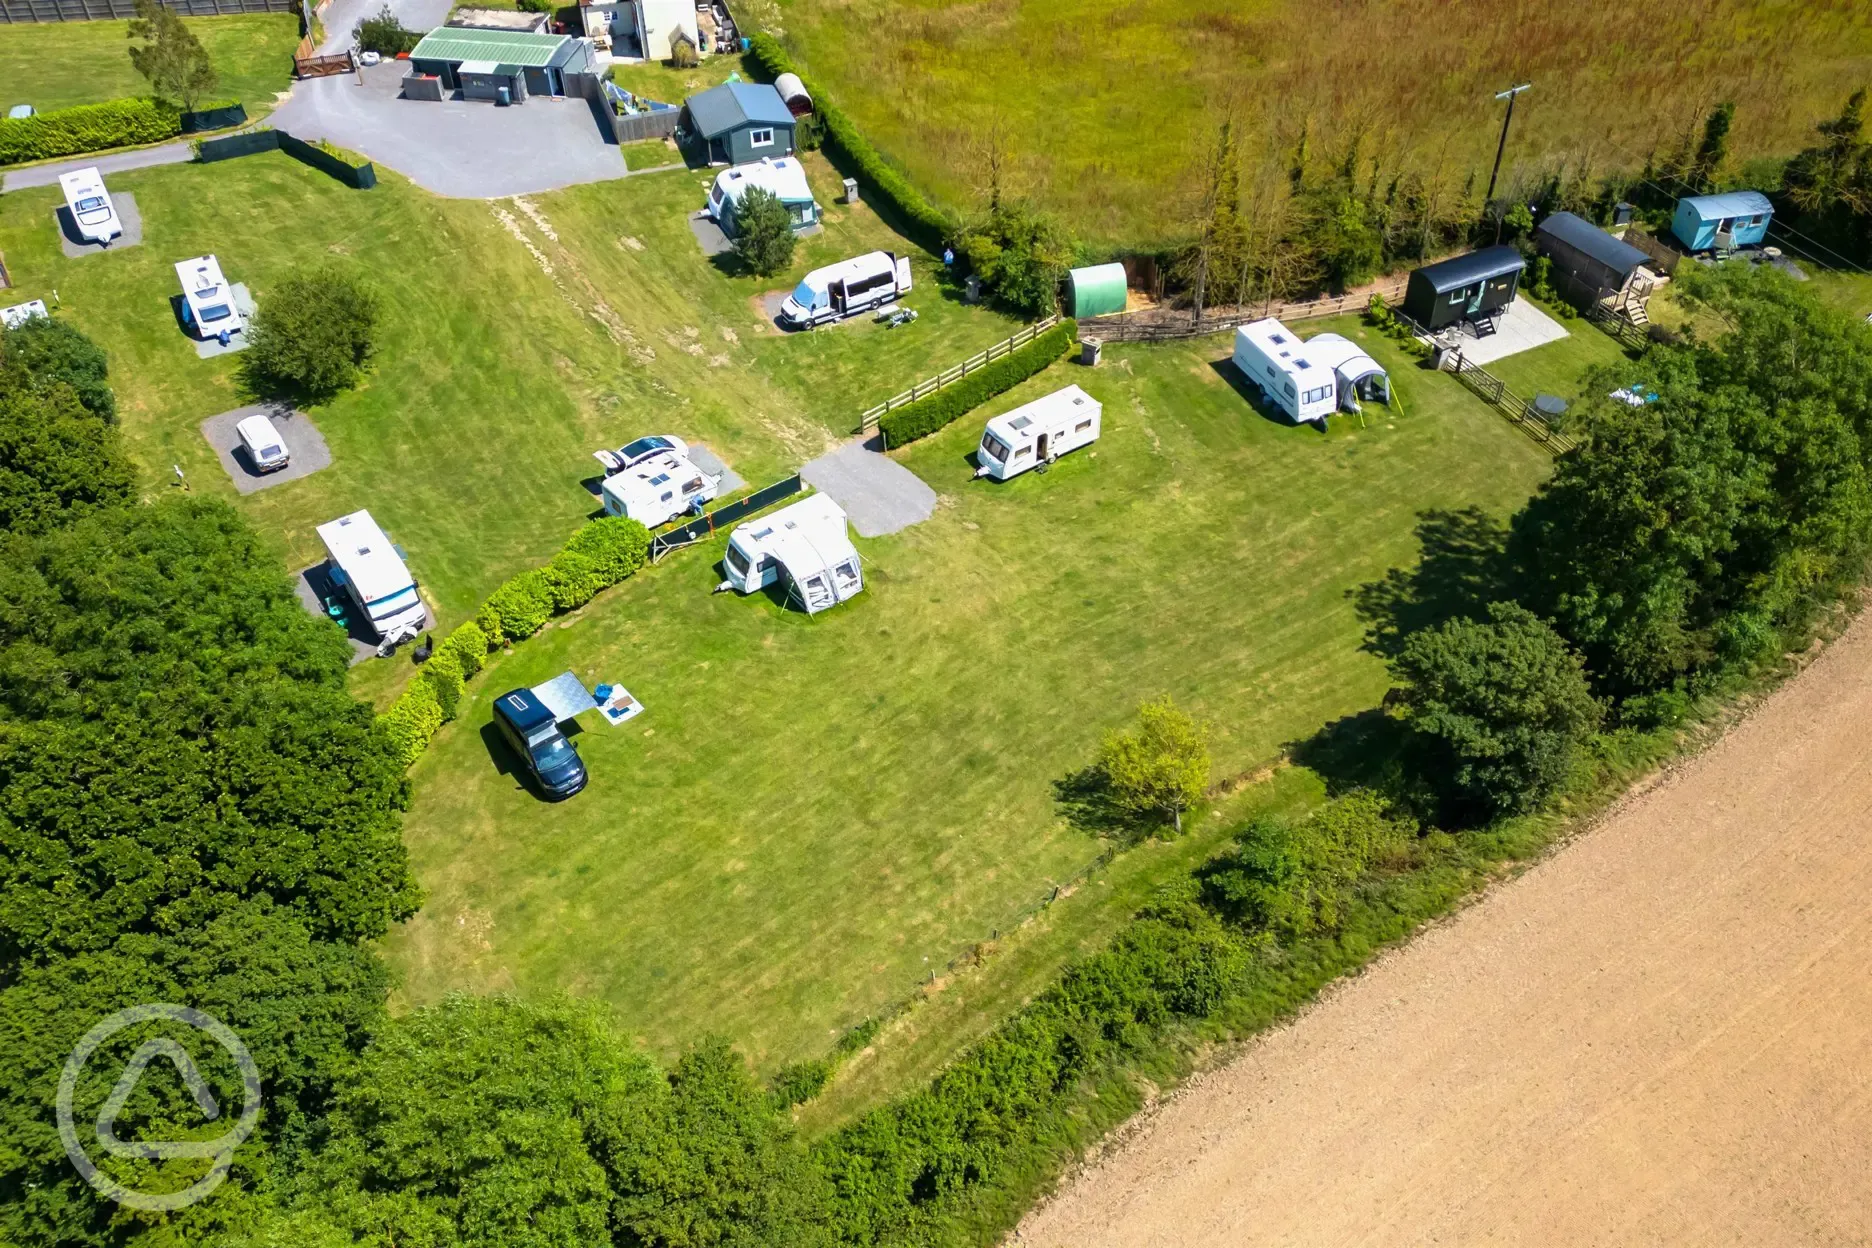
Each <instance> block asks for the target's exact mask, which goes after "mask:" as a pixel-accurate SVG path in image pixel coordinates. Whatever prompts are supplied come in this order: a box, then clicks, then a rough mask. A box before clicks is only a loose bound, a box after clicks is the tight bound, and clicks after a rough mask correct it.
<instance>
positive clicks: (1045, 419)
mask: <svg viewBox="0 0 1872 1248" xmlns="http://www.w3.org/2000/svg"><path fill="white" fill-rule="evenodd" d="M1102 410H1103V409H1101V408H1100V407H1099V402H1098V400H1097V399H1095V398H1093V397H1092V396H1091V395H1089V394H1087V393H1086V392H1085V391H1083V390H1081V389H1080V388H1079V387H1078V386H1067V387H1066V388H1065V389H1063V390H1055V391H1054V392H1053V393H1052V394H1049V395H1045V396H1043V397H1041V398H1038V399H1035V400H1034V401H1033V402H1031V403H1025V404H1022V405H1021V406H1020V407H1017V408H1015V409H1014V410H1013V411H1011V412H1003V413H1002V414H1001V415H999V416H992V417H990V418H989V420H988V425H987V427H986V428H985V429H983V430H982V440H981V447H980V449H979V450H978V452H977V453H976V456H975V458H976V460H977V461H978V462H979V463H980V465H981V466H980V467H979V468H977V469H976V470H975V475H976V476H978V477H993V478H994V479H995V480H997V481H1005V480H1007V479H1008V478H1009V477H1017V476H1019V475H1020V474H1021V473H1023V472H1026V471H1027V470H1028V469H1029V468H1036V467H1041V466H1043V465H1046V464H1050V463H1052V462H1053V461H1054V460H1056V459H1058V458H1059V457H1060V456H1062V455H1064V454H1065V453H1066V452H1068V451H1076V450H1078V449H1079V448H1080V447H1082V446H1090V445H1091V444H1092V443H1094V442H1096V441H1098V436H1099V416H1100V414H1101V412H1102Z"/></svg>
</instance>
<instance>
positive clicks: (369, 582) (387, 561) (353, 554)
mask: <svg viewBox="0 0 1872 1248" xmlns="http://www.w3.org/2000/svg"><path fill="white" fill-rule="evenodd" d="M318 535H319V540H320V541H321V542H324V543H325V553H326V555H327V556H329V557H330V560H331V563H330V567H331V579H332V583H333V584H335V585H338V586H339V587H341V588H342V589H343V590H344V592H345V596H346V597H348V598H350V599H351V601H352V602H354V603H356V604H357V607H358V609H359V610H360V611H362V612H363V613H364V618H365V619H367V620H369V621H370V626H371V630H372V631H373V632H375V633H376V634H377V637H378V639H379V640H381V641H384V642H393V641H402V640H405V639H407V638H410V637H414V636H415V635H416V634H417V633H419V632H421V631H422V629H423V625H425V624H426V623H427V622H428V619H429V613H428V610H427V608H425V607H424V606H423V600H422V595H420V594H418V593H417V592H416V581H415V578H413V577H411V576H410V574H409V569H408V568H407V567H405V566H404V565H403V556H402V555H400V554H398V553H397V549H396V547H395V546H393V545H391V544H390V539H389V538H387V537H385V536H384V531H383V530H382V529H380V528H378V527H377V522H376V521H375V520H373V519H371V514H370V512H368V511H354V512H352V513H351V514H350V515H348V516H340V517H339V518H338V519H336V520H333V521H332V522H331V523H329V524H321V525H319V526H318Z"/></svg>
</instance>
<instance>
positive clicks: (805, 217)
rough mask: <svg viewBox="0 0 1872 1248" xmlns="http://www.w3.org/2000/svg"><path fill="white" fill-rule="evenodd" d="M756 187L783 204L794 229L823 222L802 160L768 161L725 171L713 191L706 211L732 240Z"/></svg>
mask: <svg viewBox="0 0 1872 1248" xmlns="http://www.w3.org/2000/svg"><path fill="white" fill-rule="evenodd" d="M755 187H759V188H760V189H761V190H763V191H766V192H767V193H768V194H770V195H772V196H773V197H774V198H775V199H777V200H779V201H780V206H781V207H782V208H785V209H786V211H787V217H788V219H789V220H790V221H791V222H792V225H793V228H794V229H796V230H803V229H805V228H806V227H808V226H810V225H813V224H815V223H816V222H817V221H818V220H819V205H818V204H817V203H816V202H814V200H813V193H812V187H811V186H809V185H807V182H806V170H805V168H804V167H802V166H801V164H800V162H799V159H798V158H797V157H794V156H782V157H781V158H780V159H778V160H775V159H773V158H772V157H764V158H762V159H761V160H758V161H755V162H754V163H753V164H751V165H736V166H735V167H734V168H732V169H724V170H722V171H721V172H720V173H718V174H716V175H715V183H714V185H712V186H711V187H709V193H708V202H707V203H705V204H704V205H703V210H704V211H706V212H707V213H708V215H709V216H711V217H713V218H714V219H715V224H717V225H719V226H721V228H722V233H724V234H726V235H727V236H728V237H729V238H733V237H735V236H736V235H737V234H739V233H740V232H741V227H740V225H739V224H738V221H737V218H738V217H739V216H740V212H741V200H742V197H744V196H745V195H746V194H747V193H748V192H749V191H751V190H753V189H754V188H755Z"/></svg>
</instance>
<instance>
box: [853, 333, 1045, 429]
mask: <svg viewBox="0 0 1872 1248" xmlns="http://www.w3.org/2000/svg"><path fill="white" fill-rule="evenodd" d="M1059 323H1060V318H1059V316H1058V314H1057V313H1056V314H1055V315H1053V316H1049V317H1046V318H1045V319H1043V320H1038V321H1035V322H1034V323H1033V324H1031V325H1029V326H1028V327H1027V328H1026V329H1023V330H1021V331H1019V332H1018V333H1015V334H1013V335H1011V336H1009V337H1007V338H1004V339H1002V340H1001V341H1000V342H997V343H995V344H994V345H993V346H992V347H989V348H988V349H987V350H986V351H977V352H976V353H975V354H974V355H971V356H969V358H968V359H966V360H963V361H962V362H961V363H960V364H957V365H954V366H952V367H950V368H945V369H944V370H943V371H942V372H940V373H937V374H936V375H935V376H934V377H928V378H925V379H924V380H922V381H919V382H917V383H916V384H915V385H914V386H911V387H910V388H909V389H908V390H905V391H904V392H903V393H902V394H894V395H892V396H891V397H890V398H888V399H886V400H884V401H883V402H882V403H880V404H878V405H877V406H876V407H873V408H867V409H866V410H865V412H864V413H863V414H862V415H860V416H859V417H858V428H857V429H856V430H854V431H853V432H856V433H870V432H871V431H872V430H874V429H876V428H877V423H878V421H880V420H882V419H884V417H885V416H886V415H888V414H889V413H891V412H894V411H896V410H897V409H898V408H900V407H902V406H904V405H905V404H906V403H914V402H916V401H917V400H918V399H927V398H928V397H929V396H930V395H932V394H935V393H936V392H937V391H938V390H940V389H942V388H943V387H944V386H948V385H953V384H955V383H956V382H958V381H961V380H962V379H963V378H964V377H966V376H968V375H969V374H970V373H972V372H975V371H976V370H978V369H981V368H985V367H987V365H988V364H989V363H990V362H991V361H993V360H998V359H1000V358H1001V357H1002V356H1004V355H1008V354H1010V353H1012V352H1014V351H1017V350H1019V349H1020V348H1021V347H1024V346H1026V345H1027V344H1028V343H1030V342H1032V341H1033V340H1034V339H1035V338H1038V337H1039V336H1040V335H1041V334H1044V333H1046V331H1047V330H1049V329H1052V328H1053V327H1054V326H1055V325H1057V324H1059Z"/></svg>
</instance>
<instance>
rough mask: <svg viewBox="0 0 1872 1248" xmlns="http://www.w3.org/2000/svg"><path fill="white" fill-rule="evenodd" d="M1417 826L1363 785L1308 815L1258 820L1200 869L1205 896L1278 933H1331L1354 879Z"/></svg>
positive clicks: (1399, 844) (1219, 906)
mask: <svg viewBox="0 0 1872 1248" xmlns="http://www.w3.org/2000/svg"><path fill="white" fill-rule="evenodd" d="M1415 832H1416V827H1415V825H1413V824H1411V823H1409V822H1406V821H1399V820H1394V819H1392V818H1390V817H1389V814H1388V812H1387V810H1386V806H1385V802H1384V799H1383V798H1381V797H1379V796H1378V795H1377V794H1375V793H1371V792H1367V791H1363V790H1361V791H1358V792H1354V793H1350V794H1347V795H1346V796H1345V797H1342V798H1340V799H1339V800H1337V801H1335V802H1331V803H1329V804H1328V805H1327V806H1325V807H1323V808H1322V809H1321V810H1319V811H1318V812H1317V813H1316V814H1314V816H1313V817H1312V818H1310V819H1306V820H1302V821H1298V822H1296V821H1293V820H1287V819H1272V818H1269V819H1258V820H1256V821H1255V822H1254V823H1252V824H1250V825H1249V826H1248V827H1247V829H1246V830H1244V831H1243V832H1242V834H1241V835H1240V836H1239V837H1237V838H1236V844H1235V849H1234V851H1233V852H1232V853H1230V854H1228V855H1226V856H1224V857H1223V858H1221V859H1219V860H1217V861H1216V862H1215V863H1214V864H1212V865H1211V866H1210V867H1208V868H1207V869H1206V870H1205V871H1204V872H1203V874H1202V892H1203V896H1204V899H1205V900H1207V901H1208V902H1209V903H1210V904H1211V905H1213V906H1214V907H1215V908H1216V909H1217V910H1219V911H1220V912H1222V913H1223V914H1226V915H1228V916H1229V917H1231V918H1233V919H1236V920H1237V921H1239V922H1242V923H1245V924H1247V925H1249V926H1251V927H1255V928H1260V929H1264V930H1266V931H1270V932H1273V933H1274V934H1276V935H1279V936H1283V937H1293V936H1304V935H1307V934H1309V933H1312V932H1316V931H1332V930H1334V929H1336V928H1337V927H1338V926H1339V922H1340V918H1341V907H1342V904H1343V902H1344V900H1345V896H1346V893H1347V890H1348V889H1349V888H1350V887H1351V885H1352V884H1353V883H1354V882H1356V881H1357V880H1358V878H1359V877H1360V876H1361V875H1363V874H1364V873H1365V872H1366V870H1368V869H1369V868H1370V867H1371V866H1372V865H1373V864H1374V863H1375V862H1377V861H1379V860H1380V859H1382V858H1383V857H1385V856H1386V855H1387V854H1389V853H1392V852H1394V851H1395V850H1397V849H1398V848H1401V847H1402V846H1403V845H1404V844H1405V843H1406V842H1408V841H1409V839H1410V838H1411V837H1412V836H1413V835H1414V834H1415Z"/></svg>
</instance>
